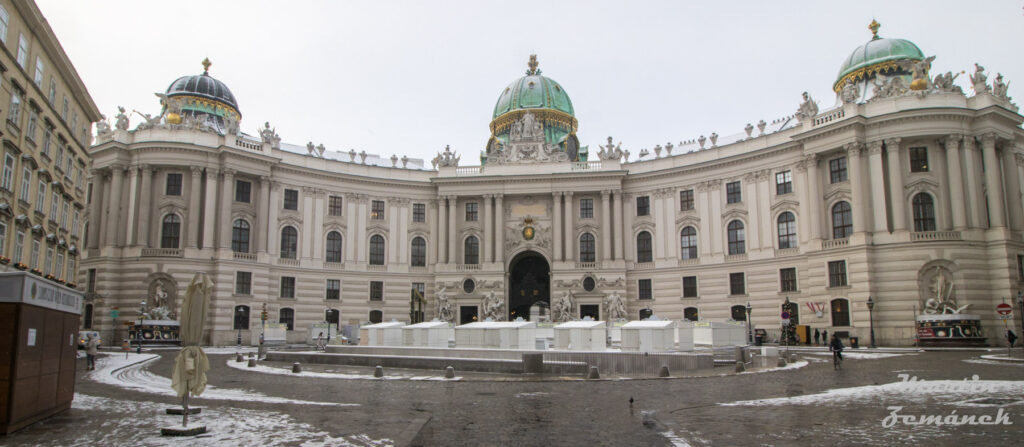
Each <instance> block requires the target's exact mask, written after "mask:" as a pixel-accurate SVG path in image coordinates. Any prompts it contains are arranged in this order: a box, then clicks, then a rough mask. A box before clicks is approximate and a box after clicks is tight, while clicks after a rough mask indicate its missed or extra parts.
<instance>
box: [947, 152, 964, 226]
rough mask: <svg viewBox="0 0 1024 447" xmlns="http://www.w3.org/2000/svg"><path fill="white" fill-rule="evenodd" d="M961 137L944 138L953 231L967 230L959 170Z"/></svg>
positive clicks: (960, 172)
mask: <svg viewBox="0 0 1024 447" xmlns="http://www.w3.org/2000/svg"><path fill="white" fill-rule="evenodd" d="M962 138H963V135H960V134H952V135H949V136H947V137H946V139H945V140H944V143H945V145H946V171H947V172H946V178H947V179H948V182H947V183H946V185H947V186H948V187H949V207H950V208H951V210H950V211H951V213H952V216H953V229H954V230H958V231H959V230H962V229H964V228H967V209H966V208H965V202H966V200H965V198H964V178H963V172H962V171H961V170H960V140H961V139H962Z"/></svg>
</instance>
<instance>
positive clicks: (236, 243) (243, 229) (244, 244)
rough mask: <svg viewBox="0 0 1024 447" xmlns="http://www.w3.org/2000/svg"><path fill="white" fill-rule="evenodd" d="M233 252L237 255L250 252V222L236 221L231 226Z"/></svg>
mask: <svg viewBox="0 0 1024 447" xmlns="http://www.w3.org/2000/svg"><path fill="white" fill-rule="evenodd" d="M231 251H233V252H235V253H248V252H249V222H246V221H245V220H244V219H236V220H235V223H234V224H232V225H231Z"/></svg>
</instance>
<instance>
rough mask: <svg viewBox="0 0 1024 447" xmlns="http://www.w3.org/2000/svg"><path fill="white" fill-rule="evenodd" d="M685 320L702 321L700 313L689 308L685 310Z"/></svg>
mask: <svg viewBox="0 0 1024 447" xmlns="http://www.w3.org/2000/svg"><path fill="white" fill-rule="evenodd" d="M683 319H684V320H688V321H697V320H699V319H700V311H698V310H697V308H696V307H687V308H686V309H683Z"/></svg>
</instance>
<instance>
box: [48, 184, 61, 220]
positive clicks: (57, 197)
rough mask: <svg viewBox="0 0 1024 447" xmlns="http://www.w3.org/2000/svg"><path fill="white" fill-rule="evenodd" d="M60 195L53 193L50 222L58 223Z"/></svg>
mask: <svg viewBox="0 0 1024 447" xmlns="http://www.w3.org/2000/svg"><path fill="white" fill-rule="evenodd" d="M59 201H60V194H58V193H57V191H53V195H52V196H50V220H51V221H53V222H56V221H57V210H58V209H60V208H59V207H60V202H59Z"/></svg>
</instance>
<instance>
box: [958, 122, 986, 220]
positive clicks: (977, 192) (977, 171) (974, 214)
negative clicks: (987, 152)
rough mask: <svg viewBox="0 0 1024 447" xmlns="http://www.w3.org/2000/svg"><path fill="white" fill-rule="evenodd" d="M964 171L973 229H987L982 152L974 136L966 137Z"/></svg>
mask: <svg viewBox="0 0 1024 447" xmlns="http://www.w3.org/2000/svg"><path fill="white" fill-rule="evenodd" d="M964 170H965V171H967V184H966V185H964V195H965V196H966V197H967V206H968V207H969V208H968V211H969V212H970V214H969V215H970V216H971V223H970V224H969V225H970V227H972V228H986V227H987V226H988V219H986V217H985V215H984V214H983V213H984V208H983V207H984V206H985V196H984V194H983V193H982V184H981V182H982V181H981V176H982V173H981V152H979V151H978V146H977V145H976V144H975V141H974V137H973V136H970V135H968V136H966V137H964Z"/></svg>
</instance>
